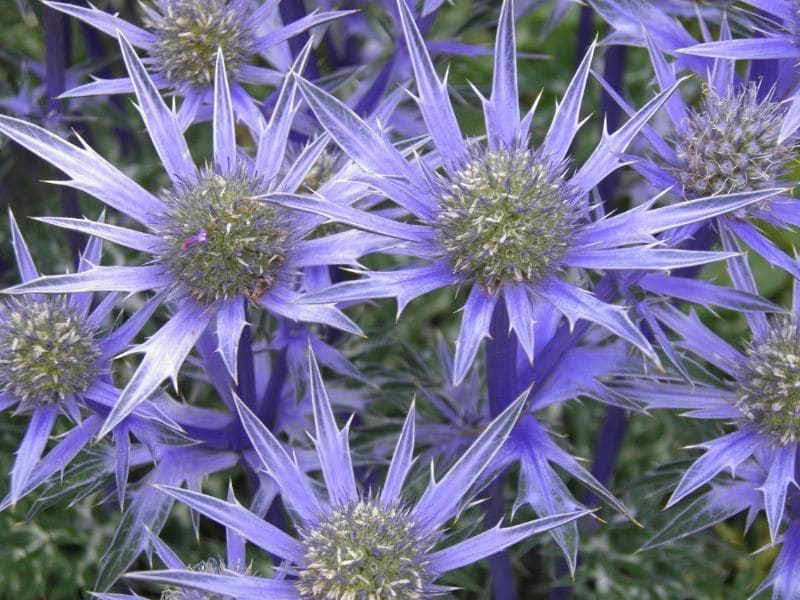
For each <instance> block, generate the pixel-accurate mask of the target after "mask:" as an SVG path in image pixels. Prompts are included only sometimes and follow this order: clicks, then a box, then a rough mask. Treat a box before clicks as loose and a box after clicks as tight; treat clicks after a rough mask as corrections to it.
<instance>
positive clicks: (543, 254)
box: [434, 149, 579, 289]
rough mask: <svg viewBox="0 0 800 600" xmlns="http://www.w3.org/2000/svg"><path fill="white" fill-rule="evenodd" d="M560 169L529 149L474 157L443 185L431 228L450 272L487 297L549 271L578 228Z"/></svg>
mask: <svg viewBox="0 0 800 600" xmlns="http://www.w3.org/2000/svg"><path fill="white" fill-rule="evenodd" d="M573 196H574V194H573V193H572V191H571V190H570V188H569V185H568V184H567V183H566V181H565V179H564V169H563V167H562V168H559V169H552V168H551V167H550V165H549V164H548V162H547V160H545V159H544V158H543V157H542V156H540V155H539V154H538V153H536V152H532V151H530V150H526V149H510V150H499V151H478V152H473V154H472V156H471V158H470V159H469V160H468V161H467V162H466V164H465V165H464V166H462V167H461V168H460V169H458V170H457V171H455V172H454V173H448V174H446V175H445V176H444V177H443V178H442V181H441V192H440V194H439V212H438V213H437V216H436V219H437V220H436V223H435V224H434V226H435V228H436V230H437V234H438V238H439V241H440V242H441V244H442V246H443V247H444V249H445V250H446V252H447V253H448V255H449V257H450V261H451V265H452V268H453V271H454V272H455V273H463V274H465V275H469V276H472V277H474V278H475V279H476V280H477V281H478V282H479V283H480V284H481V285H483V286H485V287H486V288H488V289H495V288H497V287H499V286H500V285H502V283H503V282H504V281H514V282H517V283H519V282H528V283H536V282H537V281H539V280H540V279H542V278H543V277H545V276H546V275H548V274H550V273H551V272H552V271H554V270H555V269H556V268H557V266H558V260H559V258H561V256H562V255H563V254H564V252H565V250H566V248H567V246H568V244H569V239H570V236H571V234H572V232H573V230H574V228H575V226H576V224H577V222H578V221H579V213H578V211H577V210H576V209H575V207H574V205H573V200H574V197H573Z"/></svg>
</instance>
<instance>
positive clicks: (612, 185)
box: [597, 46, 628, 212]
mask: <svg viewBox="0 0 800 600" xmlns="http://www.w3.org/2000/svg"><path fill="white" fill-rule="evenodd" d="M627 56H628V48H627V46H611V47H610V48H609V49H608V50H606V55H605V66H604V67H603V78H604V79H605V80H606V81H607V82H608V84H609V85H610V86H611V87H612V88H613V89H614V90H616V91H617V92H621V91H622V83H623V77H624V75H625V63H626V58H627ZM600 114H603V115H605V123H606V127H607V128H608V131H616V130H617V128H618V127H619V126H620V124H621V121H622V109H621V108H620V106H619V104H617V103H616V101H615V100H614V99H613V98H612V97H611V96H609V95H608V94H607V93H606V92H605V91H604V92H603V93H602V94H601V95H600ZM619 174H620V171H619V170H616V171H613V172H612V173H610V174H609V175H608V177H606V178H605V179H604V180H603V181H601V182H600V183H599V184H597V189H598V191H599V192H600V197H601V198H602V199H603V204H604V205H605V207H606V212H610V211H612V210H614V209H615V208H617V201H616V199H615V198H614V195H615V194H616V191H617V183H618V181H619Z"/></svg>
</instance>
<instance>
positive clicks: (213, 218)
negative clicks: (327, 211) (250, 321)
mask: <svg viewBox="0 0 800 600" xmlns="http://www.w3.org/2000/svg"><path fill="white" fill-rule="evenodd" d="M266 189H267V188H266V185H265V184H264V183H263V182H262V181H260V180H259V179H258V178H257V177H253V176H251V175H249V174H248V173H247V172H245V171H244V170H238V171H235V172H232V173H218V172H215V171H214V170H213V169H210V168H206V169H203V170H201V171H200V172H199V173H198V175H197V178H196V179H194V180H192V181H188V182H179V183H178V184H176V185H175V186H174V187H172V188H171V189H169V190H166V191H165V193H164V194H162V199H163V200H164V203H165V204H166V205H167V209H166V211H165V212H164V214H163V215H162V216H161V217H160V219H159V224H158V225H157V226H156V229H157V233H158V234H159V235H160V236H161V238H162V240H163V241H164V242H165V244H164V248H163V249H162V250H161V251H160V256H161V260H162V261H163V262H164V263H165V264H167V265H168V266H169V268H170V270H171V271H172V273H173V275H174V276H175V279H176V282H178V285H179V286H180V287H181V288H182V289H183V290H184V291H185V292H186V293H187V294H188V295H189V296H191V297H192V298H194V299H195V300H196V301H198V302H199V303H201V304H211V303H213V302H217V301H219V300H227V299H229V298H232V297H235V296H237V295H240V294H243V293H244V294H246V295H247V296H248V297H249V298H251V299H252V300H253V301H254V302H258V299H259V298H260V297H261V296H262V295H263V294H264V293H265V292H267V291H268V290H269V289H270V288H271V287H272V285H273V284H274V283H275V281H276V279H277V277H278V271H279V269H280V268H281V266H282V265H283V263H284V262H285V261H286V245H287V241H288V239H289V236H290V225H289V222H288V219H287V217H286V216H285V214H284V212H283V211H282V210H281V208H280V207H276V206H272V205H270V204H267V203H265V202H264V201H263V200H261V199H260V198H258V196H259V195H261V194H263V193H264V192H265V191H266Z"/></svg>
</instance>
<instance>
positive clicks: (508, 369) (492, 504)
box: [484, 298, 517, 600]
mask: <svg viewBox="0 0 800 600" xmlns="http://www.w3.org/2000/svg"><path fill="white" fill-rule="evenodd" d="M489 335H490V338H489V340H488V341H487V342H486V380H487V387H488V391H489V410H490V411H491V414H492V418H494V417H496V416H497V415H499V414H500V413H501V412H503V410H504V409H505V408H506V407H507V406H508V405H509V404H511V402H512V401H513V400H514V396H515V395H516V393H517V336H516V335H515V334H514V332H513V331H510V330H509V322H508V312H507V311H506V305H505V302H504V301H503V299H502V298H501V299H499V300H498V302H497V304H496V306H495V309H494V314H493V315H492V322H491V325H490V326H489ZM505 480H506V476H505V474H501V475H500V476H498V477H497V479H495V480H494V481H493V482H492V483H490V484H489V486H488V487H487V492H488V500H487V503H486V516H485V517H484V523H485V524H486V526H487V527H494V526H495V525H497V523H498V522H499V521H500V519H502V518H503V515H504V514H505V498H504V497H503V488H504V486H505ZM489 570H490V572H491V574H492V590H493V591H494V597H495V599H496V600H516V598H517V590H516V587H515V584H514V568H513V566H512V565H511V557H510V555H509V553H508V552H507V551H505V550H503V551H501V552H497V553H496V554H492V555H491V556H490V557H489Z"/></svg>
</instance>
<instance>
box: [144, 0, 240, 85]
mask: <svg viewBox="0 0 800 600" xmlns="http://www.w3.org/2000/svg"><path fill="white" fill-rule="evenodd" d="M240 6H241V3H233V2H228V1H227V0H165V1H163V2H160V3H159V8H160V11H159V12H156V11H154V10H148V11H147V17H146V18H145V25H147V27H149V28H150V30H151V31H152V32H153V33H154V34H155V36H156V41H155V43H154V44H153V46H152V48H151V50H150V54H151V56H152V58H153V59H154V66H155V68H157V69H158V70H160V71H163V72H164V73H165V74H166V76H167V79H169V80H170V81H171V82H173V83H176V84H179V85H188V86H190V87H192V86H205V85H208V84H210V83H211V81H212V80H213V76H214V65H215V61H216V57H217V49H221V50H222V55H223V56H224V57H225V68H226V70H227V71H228V74H229V75H232V74H235V73H236V72H237V71H238V70H239V68H240V67H241V66H242V62H243V60H244V59H245V58H246V56H247V55H248V54H249V50H250V47H251V46H252V43H253V32H252V31H251V29H250V26H249V24H248V22H247V18H246V15H245V14H243V13H242V10H241V8H240Z"/></svg>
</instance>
